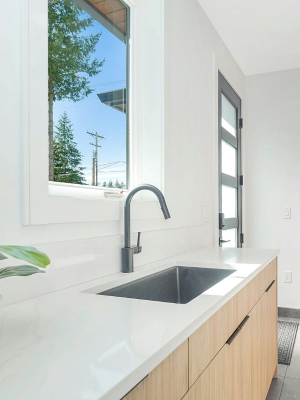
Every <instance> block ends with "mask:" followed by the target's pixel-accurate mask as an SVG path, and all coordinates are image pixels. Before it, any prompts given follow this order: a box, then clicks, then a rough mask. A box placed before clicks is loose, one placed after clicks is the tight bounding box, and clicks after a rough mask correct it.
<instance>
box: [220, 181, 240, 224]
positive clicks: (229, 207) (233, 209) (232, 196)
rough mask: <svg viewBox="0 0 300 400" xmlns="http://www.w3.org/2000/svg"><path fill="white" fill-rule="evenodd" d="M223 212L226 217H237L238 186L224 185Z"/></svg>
mask: <svg viewBox="0 0 300 400" xmlns="http://www.w3.org/2000/svg"><path fill="white" fill-rule="evenodd" d="M222 213H224V216H225V218H236V217H237V190H236V188H233V187H230V186H226V185H222Z"/></svg>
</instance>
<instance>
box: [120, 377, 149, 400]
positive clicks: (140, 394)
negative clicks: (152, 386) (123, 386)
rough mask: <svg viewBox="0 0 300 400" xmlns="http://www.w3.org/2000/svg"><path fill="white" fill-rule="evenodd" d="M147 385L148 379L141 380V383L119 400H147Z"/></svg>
mask: <svg viewBox="0 0 300 400" xmlns="http://www.w3.org/2000/svg"><path fill="white" fill-rule="evenodd" d="M147 384H148V377H146V378H145V379H144V380H142V382H140V383H139V384H138V385H137V386H136V387H135V388H133V389H132V390H131V392H129V393H128V394H127V395H126V396H125V397H123V398H122V399H121V400H147Z"/></svg>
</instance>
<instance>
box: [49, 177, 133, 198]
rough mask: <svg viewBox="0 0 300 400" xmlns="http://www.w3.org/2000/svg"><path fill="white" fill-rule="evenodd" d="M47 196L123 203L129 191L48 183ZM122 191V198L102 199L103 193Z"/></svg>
mask: <svg viewBox="0 0 300 400" xmlns="http://www.w3.org/2000/svg"><path fill="white" fill-rule="evenodd" d="M48 183H49V186H48V187H49V196H55V197H71V198H77V199H86V200H106V201H124V198H126V196H127V194H128V193H129V191H128V190H127V189H124V190H123V189H115V188H104V187H96V186H85V185H76V184H71V183H63V182H48ZM122 190H123V195H124V196H123V197H120V198H109V197H104V193H105V192H110V193H120V192H121V191H122Z"/></svg>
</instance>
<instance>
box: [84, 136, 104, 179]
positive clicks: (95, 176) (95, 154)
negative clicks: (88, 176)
mask: <svg viewBox="0 0 300 400" xmlns="http://www.w3.org/2000/svg"><path fill="white" fill-rule="evenodd" d="M87 133H88V134H89V135H91V136H92V137H93V138H94V139H95V143H90V145H91V146H95V151H93V186H98V183H99V182H98V148H99V147H101V146H100V145H99V144H98V139H101V140H102V139H105V137H103V136H100V135H98V133H97V132H96V133H93V132H87Z"/></svg>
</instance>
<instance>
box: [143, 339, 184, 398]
mask: <svg viewBox="0 0 300 400" xmlns="http://www.w3.org/2000/svg"><path fill="white" fill-rule="evenodd" d="M187 391H188V340H186V341H185V342H183V343H182V344H181V345H180V346H179V347H178V348H177V349H176V350H174V351H173V353H171V354H170V355H169V357H167V358H166V359H165V360H164V361H163V362H162V363H161V364H159V365H158V366H157V367H156V368H155V369H154V370H153V371H152V372H150V374H149V375H148V382H147V400H158V399H163V400H181V399H182V398H183V396H184V395H185V394H186V393H187Z"/></svg>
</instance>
